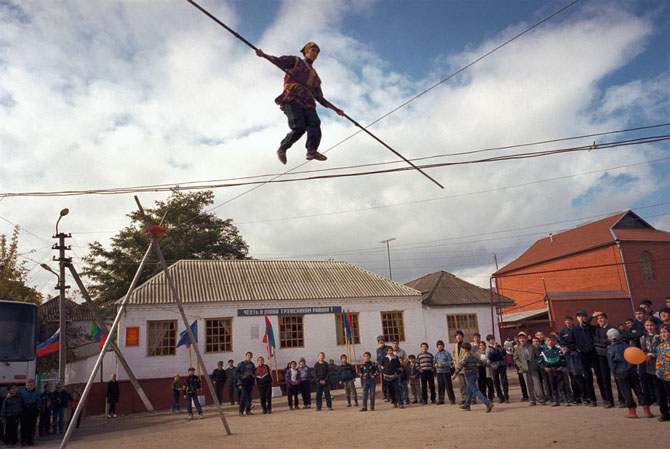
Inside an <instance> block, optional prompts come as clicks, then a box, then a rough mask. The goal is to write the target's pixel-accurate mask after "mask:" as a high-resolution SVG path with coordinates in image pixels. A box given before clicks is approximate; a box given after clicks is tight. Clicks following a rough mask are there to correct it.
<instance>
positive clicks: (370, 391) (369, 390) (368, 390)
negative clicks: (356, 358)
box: [363, 379, 377, 410]
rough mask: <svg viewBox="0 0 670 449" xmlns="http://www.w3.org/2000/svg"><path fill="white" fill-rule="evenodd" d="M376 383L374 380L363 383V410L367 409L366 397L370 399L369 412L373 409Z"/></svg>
mask: <svg viewBox="0 0 670 449" xmlns="http://www.w3.org/2000/svg"><path fill="white" fill-rule="evenodd" d="M376 387H377V383H376V382H375V380H374V379H365V380H364V381H363V408H364V409H366V408H368V397H369V398H370V410H374V409H375V388H376Z"/></svg>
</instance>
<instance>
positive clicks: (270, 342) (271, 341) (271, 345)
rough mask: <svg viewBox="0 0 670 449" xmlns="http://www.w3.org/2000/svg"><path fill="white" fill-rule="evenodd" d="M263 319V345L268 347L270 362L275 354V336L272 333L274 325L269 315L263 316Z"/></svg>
mask: <svg viewBox="0 0 670 449" xmlns="http://www.w3.org/2000/svg"><path fill="white" fill-rule="evenodd" d="M263 317H264V318H265V335H264V336H263V343H265V345H266V346H267V350H268V360H269V359H271V358H272V357H273V356H274V354H275V334H274V332H272V323H271V322H270V320H269V319H268V317H267V315H263Z"/></svg>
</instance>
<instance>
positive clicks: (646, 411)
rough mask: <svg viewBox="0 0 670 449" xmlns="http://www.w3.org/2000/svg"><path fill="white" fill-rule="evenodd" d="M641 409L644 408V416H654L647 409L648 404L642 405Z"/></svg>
mask: <svg viewBox="0 0 670 449" xmlns="http://www.w3.org/2000/svg"><path fill="white" fill-rule="evenodd" d="M642 410H644V417H645V418H653V417H654V415H652V414H651V410H649V406H648V405H643V406H642Z"/></svg>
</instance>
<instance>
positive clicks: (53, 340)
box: [35, 329, 60, 357]
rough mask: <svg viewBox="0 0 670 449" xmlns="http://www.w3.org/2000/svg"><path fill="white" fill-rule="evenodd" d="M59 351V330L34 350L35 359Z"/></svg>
mask: <svg viewBox="0 0 670 449" xmlns="http://www.w3.org/2000/svg"><path fill="white" fill-rule="evenodd" d="M59 349H60V329H58V330H57V331H56V333H55V334H53V335H52V336H51V337H50V338H49V339H48V340H47V341H45V342H44V343H40V344H39V345H37V347H36V348H35V352H36V354H37V357H44V356H45V355H49V354H52V353H54V352H57V351H58V350H59Z"/></svg>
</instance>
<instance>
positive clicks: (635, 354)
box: [623, 346, 647, 365]
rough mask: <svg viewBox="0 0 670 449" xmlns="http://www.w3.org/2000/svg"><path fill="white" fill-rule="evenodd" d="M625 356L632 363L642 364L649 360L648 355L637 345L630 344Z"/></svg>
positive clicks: (624, 353)
mask: <svg viewBox="0 0 670 449" xmlns="http://www.w3.org/2000/svg"><path fill="white" fill-rule="evenodd" d="M623 358H624V359H626V361H627V362H628V363H630V364H631V365H641V364H643V363H644V362H646V361H647V356H646V354H645V353H644V351H643V350H642V349H640V348H636V347H635V346H629V347H627V348H626V350H625V351H624V352H623Z"/></svg>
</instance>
